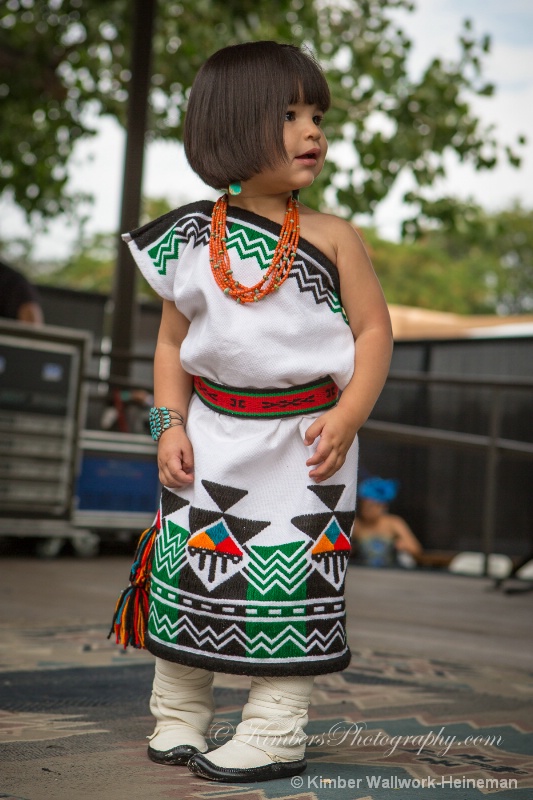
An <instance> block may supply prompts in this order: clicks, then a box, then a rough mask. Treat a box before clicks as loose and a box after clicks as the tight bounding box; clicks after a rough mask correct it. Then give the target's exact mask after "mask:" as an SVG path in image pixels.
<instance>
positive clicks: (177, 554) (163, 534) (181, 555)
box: [155, 518, 189, 581]
mask: <svg viewBox="0 0 533 800" xmlns="http://www.w3.org/2000/svg"><path fill="white" fill-rule="evenodd" d="M188 537H189V531H187V530H185V528H182V527H181V526H180V525H176V524H175V523H174V522H172V521H171V520H169V519H165V518H164V521H163V526H162V529H161V531H160V532H159V535H158V536H157V538H156V541H155V547H156V564H157V575H158V577H161V573H163V572H166V574H167V576H168V579H169V580H170V581H172V579H173V578H174V577H175V576H176V575H177V574H178V573H179V572H180V570H181V569H182V567H183V565H184V564H185V563H186V561H187V556H186V553H185V545H186V543H187V539H188Z"/></svg>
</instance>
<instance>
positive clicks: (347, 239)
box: [300, 205, 368, 268]
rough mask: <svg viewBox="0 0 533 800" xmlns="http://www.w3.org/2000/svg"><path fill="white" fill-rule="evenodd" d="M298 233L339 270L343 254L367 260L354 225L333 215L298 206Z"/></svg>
mask: <svg viewBox="0 0 533 800" xmlns="http://www.w3.org/2000/svg"><path fill="white" fill-rule="evenodd" d="M300 231H301V234H302V236H303V237H304V238H305V239H307V241H309V242H311V244H313V245H314V246H315V247H317V248H318V249H319V250H321V251H322V252H323V253H324V254H325V255H326V256H327V257H328V258H329V260H330V261H332V262H333V264H335V265H336V266H337V268H339V266H340V262H341V258H340V256H341V255H342V253H343V252H345V251H347V250H349V252H350V254H351V257H352V259H353V257H354V256H355V257H356V258H357V257H360V258H362V259H366V258H368V256H367V253H366V250H365V247H364V244H363V242H362V240H361V236H360V235H359V233H358V232H357V230H356V228H355V227H354V225H352V223H351V222H348V221H347V220H345V219H342V218H341V217H337V216H335V214H326V213H324V212H321V211H315V210H314V209H312V208H308V207H307V206H302V205H301V206H300Z"/></svg>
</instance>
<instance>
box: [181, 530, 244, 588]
mask: <svg viewBox="0 0 533 800" xmlns="http://www.w3.org/2000/svg"><path fill="white" fill-rule="evenodd" d="M188 551H189V563H190V565H191V567H192V569H193V570H194V572H195V573H196V575H197V576H198V577H199V578H200V580H201V581H202V583H203V584H204V586H207V588H208V589H214V588H215V587H216V586H219V585H220V584H221V583H223V582H224V581H227V580H228V578H232V577H233V576H234V575H236V574H237V573H238V572H240V571H241V563H240V562H241V561H242V559H243V555H244V554H243V552H242V550H241V548H240V547H239V545H238V544H237V542H236V540H235V538H234V537H233V536H232V534H231V531H230V530H229V529H228V527H227V525H226V523H225V521H224V520H223V519H219V520H218V521H217V522H214V523H213V524H212V525H208V526H206V527H205V529H204V530H202V531H200V532H199V533H195V534H194V535H193V536H191V538H190V539H189V544H188ZM195 556H198V558H195Z"/></svg>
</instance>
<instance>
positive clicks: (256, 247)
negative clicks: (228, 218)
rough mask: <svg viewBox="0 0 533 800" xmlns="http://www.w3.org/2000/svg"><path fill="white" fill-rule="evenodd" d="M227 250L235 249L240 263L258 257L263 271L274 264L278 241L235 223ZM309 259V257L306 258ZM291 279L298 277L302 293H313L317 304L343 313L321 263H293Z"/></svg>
mask: <svg viewBox="0 0 533 800" xmlns="http://www.w3.org/2000/svg"><path fill="white" fill-rule="evenodd" d="M226 247H227V248H228V250H229V249H230V248H234V249H235V250H236V251H237V253H238V254H239V257H240V258H241V260H245V259H249V258H255V260H256V261H257V263H258V264H259V266H260V268H261V269H262V270H264V269H267V267H269V266H270V264H271V262H272V257H273V255H274V251H275V249H276V239H275V238H270V237H268V236H267V235H266V234H265V232H264V231H261V230H256V229H254V228H250V227H247V226H244V225H242V223H235V222H234V223H232V224H231V227H230V233H229V234H228V235H227V243H226ZM309 258H310V257H309V256H306V259H309ZM289 276H291V277H293V278H296V282H297V284H298V288H299V290H300V292H311V293H312V295H313V297H314V299H315V302H316V303H317V305H318V304H320V303H326V304H327V305H328V306H329V308H331V310H332V311H334V312H335V313H342V311H343V309H342V305H341V303H340V300H339V295H338V292H337V291H335V288H334V287H333V285H332V282H331V278H330V276H329V275H328V273H327V272H323V271H322V270H321V269H320V266H319V265H318V263H313V264H310V263H309V261H306V260H304V259H303V258H301V257H300V258H297V259H295V260H294V262H293V265H292V268H291V271H290V273H289Z"/></svg>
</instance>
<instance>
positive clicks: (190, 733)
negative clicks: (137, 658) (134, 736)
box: [148, 658, 215, 766]
mask: <svg viewBox="0 0 533 800" xmlns="http://www.w3.org/2000/svg"><path fill="white" fill-rule="evenodd" d="M212 687H213V673H212V672H209V671H208V670H205V669H197V668H196V667H185V666H183V665H182V664H175V663H173V662H172V661H165V660H164V659H162V658H156V660H155V675H154V683H153V688H152V696H151V698H150V711H151V712H152V714H153V715H154V717H155V718H156V726H155V730H154V732H153V734H152V735H151V736H150V737H148V738H149V739H150V745H149V746H148V757H149V758H150V759H151V760H152V761H155V762H156V763H158V764H170V765H174V766H175V765H185V764H187V762H188V760H189V758H191V756H193V755H194V754H195V753H199V752H200V753H205V752H206V751H207V742H206V740H205V735H206V733H207V729H208V728H209V726H210V724H211V721H212V719H213V716H214V713H215V704H214V702H213V689H212Z"/></svg>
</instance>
